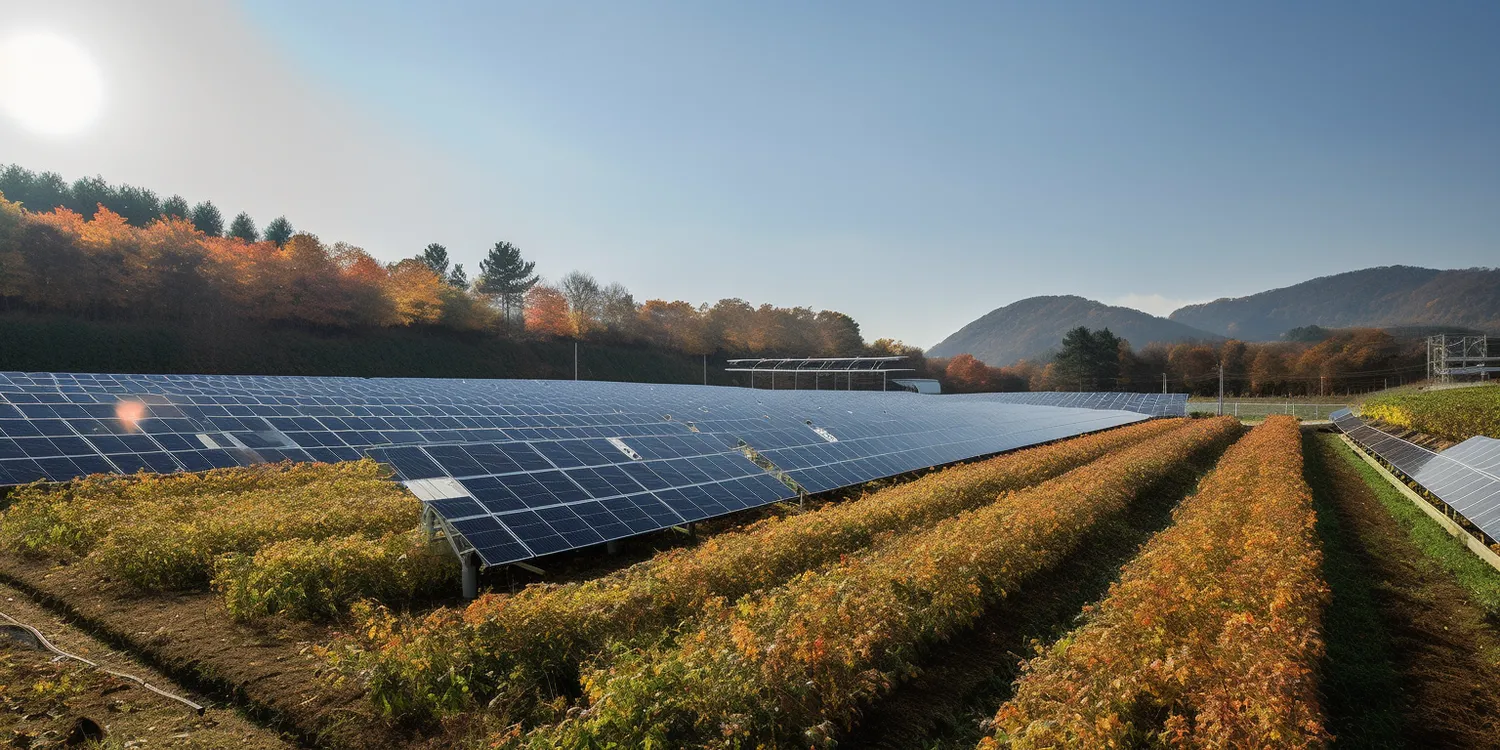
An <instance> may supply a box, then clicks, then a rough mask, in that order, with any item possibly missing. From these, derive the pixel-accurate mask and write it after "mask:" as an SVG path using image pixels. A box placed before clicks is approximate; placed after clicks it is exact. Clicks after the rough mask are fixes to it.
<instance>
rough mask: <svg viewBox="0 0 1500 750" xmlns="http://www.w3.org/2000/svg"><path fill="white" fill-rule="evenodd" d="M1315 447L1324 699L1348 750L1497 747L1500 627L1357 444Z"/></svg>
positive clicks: (1321, 438)
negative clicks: (1326, 594) (1329, 597)
mask: <svg viewBox="0 0 1500 750" xmlns="http://www.w3.org/2000/svg"><path fill="white" fill-rule="evenodd" d="M1306 448H1307V455H1308V462H1307V475H1308V480H1309V484H1310V485H1312V488H1313V491H1314V495H1315V497H1316V499H1317V502H1318V504H1319V508H1318V510H1319V514H1320V516H1326V518H1320V529H1319V531H1320V533H1321V534H1322V535H1323V538H1324V549H1325V572H1326V574H1327V577H1328V578H1329V583H1330V585H1331V586H1332V587H1333V602H1332V605H1331V606H1330V611H1329V613H1328V628H1327V638H1328V652H1329V658H1328V661H1327V664H1326V665H1325V670H1324V692H1325V696H1326V700H1327V709H1328V713H1329V724H1330V729H1331V730H1332V731H1333V732H1334V734H1335V735H1336V736H1337V737H1338V738H1339V739H1340V741H1339V742H1338V746H1340V747H1413V748H1446V747H1451V748H1475V747H1495V746H1496V745H1497V743H1500V630H1497V628H1496V627H1495V625H1494V624H1493V623H1491V622H1490V621H1489V619H1488V615H1487V613H1486V612H1485V610H1484V609H1483V608H1482V607H1479V606H1477V605H1476V604H1474V603H1473V602H1472V601H1471V597H1470V596H1469V593H1468V591H1467V590H1466V589H1465V588H1464V587H1463V586H1460V585H1459V583H1458V581H1457V580H1456V579H1455V578H1454V576H1453V575H1452V574H1451V573H1450V572H1449V571H1448V570H1446V569H1445V568H1444V567H1443V566H1442V565H1440V564H1439V563H1438V562H1437V561H1436V560H1435V559H1434V558H1433V557H1432V556H1431V555H1429V554H1428V552H1426V551H1424V550H1423V549H1422V548H1421V547H1419V546H1418V545H1417V544H1416V543H1414V542H1413V537H1412V535H1411V534H1410V533H1409V531H1408V528H1407V527H1406V526H1405V525H1403V522H1402V521H1401V520H1398V518H1397V517H1396V516H1394V515H1392V513H1391V511H1390V510H1389V509H1388V508H1387V506H1386V505H1385V504H1384V503H1383V502H1382V500H1381V498H1380V497H1378V496H1377V494H1376V493H1377V492H1378V491H1384V490H1383V489H1380V488H1379V485H1374V486H1372V485H1371V484H1369V483H1367V477H1366V476H1364V473H1363V472H1362V471H1361V470H1360V468H1361V467H1360V465H1359V463H1358V462H1359V459H1358V458H1357V457H1355V456H1354V455H1353V454H1352V453H1351V452H1350V451H1349V449H1348V448H1347V447H1345V446H1344V445H1343V444H1342V443H1341V442H1339V441H1338V439H1337V438H1336V437H1335V436H1333V435H1326V434H1325V435H1318V436H1315V437H1310V438H1309V440H1308V443H1307V445H1306ZM1395 502H1399V503H1405V502H1407V501H1406V500H1405V499H1403V498H1400V497H1399V496H1397V497H1396V500H1395ZM1417 522H1421V521H1420V520H1419V521H1417ZM1428 523H1430V521H1429V522H1428Z"/></svg>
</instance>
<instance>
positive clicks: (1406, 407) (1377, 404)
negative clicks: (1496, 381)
mask: <svg viewBox="0 0 1500 750" xmlns="http://www.w3.org/2000/svg"><path fill="white" fill-rule="evenodd" d="M1360 413H1361V414H1362V415H1363V416H1364V417H1366V418H1368V419H1378V420H1381V421H1384V422H1389V423H1391V424H1393V425H1397V426H1400V427H1405V428H1407V429H1409V430H1416V431H1417V432H1423V433H1427V434H1429V435H1436V436H1438V437H1441V438H1446V439H1448V440H1454V441H1461V440H1467V439H1469V438H1471V437H1474V436H1475V435H1484V436H1487V437H1492V438H1500V386H1495V385H1487V386H1478V387H1474V388H1455V389H1452V390H1446V391H1429V392H1424V393H1402V394H1397V395H1392V396H1384V397H1380V398H1373V399H1370V400H1369V401H1366V402H1365V403H1364V405H1363V406H1362V407H1361V408H1360Z"/></svg>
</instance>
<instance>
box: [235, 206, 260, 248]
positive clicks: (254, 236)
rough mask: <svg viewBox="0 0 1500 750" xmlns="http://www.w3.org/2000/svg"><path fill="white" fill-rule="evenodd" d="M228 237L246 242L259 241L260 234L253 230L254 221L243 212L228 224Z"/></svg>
mask: <svg viewBox="0 0 1500 750" xmlns="http://www.w3.org/2000/svg"><path fill="white" fill-rule="evenodd" d="M229 236H230V237H237V238H239V239H242V240H244V241H246V242H258V241H260V232H258V231H256V229H255V220H254V219H251V218H250V214H247V213H245V212H244V211H241V212H240V215H239V216H236V217H234V221H232V222H230V223H229Z"/></svg>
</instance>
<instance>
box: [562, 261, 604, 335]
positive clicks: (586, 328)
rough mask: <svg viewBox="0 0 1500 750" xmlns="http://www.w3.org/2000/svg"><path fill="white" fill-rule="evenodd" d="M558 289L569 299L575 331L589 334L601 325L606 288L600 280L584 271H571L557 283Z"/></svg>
mask: <svg viewBox="0 0 1500 750" xmlns="http://www.w3.org/2000/svg"><path fill="white" fill-rule="evenodd" d="M557 290H558V291H559V292H562V295H563V298H564V299H566V300H567V301H568V314H569V315H570V316H572V318H573V333H574V334H575V335H578V336H587V335H588V334H589V333H591V332H593V331H594V330H596V329H597V328H599V327H600V325H601V324H600V320H601V319H602V318H603V317H604V290H603V288H601V287H600V286H599V282H598V281H597V280H596V279H595V278H594V277H593V276H590V275H589V274H587V273H584V272H583V271H569V272H568V274H567V275H565V276H563V277H562V279H561V280H560V281H558V283H557Z"/></svg>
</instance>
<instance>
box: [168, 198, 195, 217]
mask: <svg viewBox="0 0 1500 750" xmlns="http://www.w3.org/2000/svg"><path fill="white" fill-rule="evenodd" d="M161 215H162V216H165V217H167V218H169V219H186V218H187V217H189V216H191V215H192V209H190V208H188V202H187V199H186V198H183V197H182V196H180V195H174V196H172V197H171V198H168V199H166V200H164V201H162V202H161Z"/></svg>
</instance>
